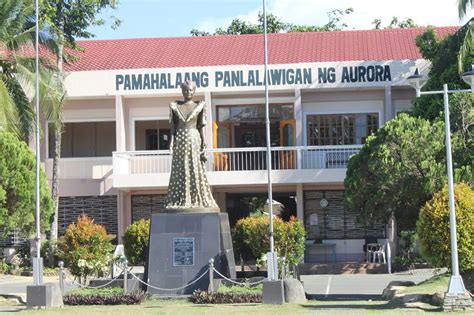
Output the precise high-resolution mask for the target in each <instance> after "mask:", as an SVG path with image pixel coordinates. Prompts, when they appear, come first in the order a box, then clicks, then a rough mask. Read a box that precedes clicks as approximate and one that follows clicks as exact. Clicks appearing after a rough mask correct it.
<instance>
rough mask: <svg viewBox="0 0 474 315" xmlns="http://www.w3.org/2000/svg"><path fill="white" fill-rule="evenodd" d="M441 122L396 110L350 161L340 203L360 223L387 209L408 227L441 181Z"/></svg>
mask: <svg viewBox="0 0 474 315" xmlns="http://www.w3.org/2000/svg"><path fill="white" fill-rule="evenodd" d="M444 156H445V151H444V125H443V123H442V122H437V123H435V124H431V123H430V122H429V121H427V120H425V119H422V118H416V117H411V116H409V115H408V114H400V115H398V116H397V118H395V119H393V120H391V121H389V122H387V123H386V124H385V125H384V126H383V127H382V128H381V129H379V130H378V131H377V132H376V133H375V134H373V135H371V136H370V137H369V138H368V139H367V142H366V143H365V145H364V146H363V147H362V149H361V151H360V152H359V154H357V155H355V156H353V157H352V158H351V159H350V160H349V165H348V167H347V176H346V179H345V180H344V186H345V202H346V204H347V206H348V207H349V208H350V209H354V210H358V211H360V217H359V220H360V221H361V222H363V223H370V222H374V221H375V222H377V221H378V222H388V219H389V218H390V217H391V215H392V214H394V215H395V218H396V219H397V221H398V222H399V224H400V227H401V228H402V229H404V230H409V229H413V228H414V225H415V223H416V218H417V217H418V213H419V209H420V208H421V206H422V205H424V204H425V203H426V201H427V200H429V199H430V198H431V196H432V195H433V193H434V192H436V191H438V190H439V189H440V188H441V187H442V186H443V184H444V182H445V178H446V176H445V174H446V169H445V162H444Z"/></svg>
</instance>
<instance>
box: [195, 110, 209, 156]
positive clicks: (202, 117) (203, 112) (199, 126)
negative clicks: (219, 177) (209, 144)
mask: <svg viewBox="0 0 474 315" xmlns="http://www.w3.org/2000/svg"><path fill="white" fill-rule="evenodd" d="M206 124H207V120H206V104H205V103H204V106H203V107H202V110H201V112H200V113H199V115H198V121H197V129H198V130H199V135H200V136H201V161H203V162H206V161H207V157H206V152H205V151H204V150H206V140H205V139H206V137H205V136H204V127H205V126H206Z"/></svg>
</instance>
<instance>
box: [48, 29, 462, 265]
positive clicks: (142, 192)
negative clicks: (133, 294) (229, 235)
mask: <svg viewBox="0 0 474 315" xmlns="http://www.w3.org/2000/svg"><path fill="white" fill-rule="evenodd" d="M457 29H458V28H457V27H440V28H437V31H438V34H439V35H440V36H445V35H446V34H449V33H453V32H455V31H456V30H457ZM421 32H423V29H422V28H413V29H388V30H367V31H339V32H322V33H290V34H271V35H269V63H270V66H269V71H268V76H269V84H270V111H271V130H272V131H271V141H272V143H271V145H272V157H271V158H272V164H273V165H272V176H273V182H274V187H273V189H274V199H275V200H276V201H278V202H279V203H281V204H282V205H283V206H284V209H285V210H284V211H286V212H287V215H289V214H292V215H295V216H297V217H298V218H299V219H301V220H303V221H304V225H305V227H306V229H307V232H308V238H309V239H315V240H321V241H322V242H329V243H336V254H337V255H336V256H337V260H358V259H361V258H362V257H363V251H362V245H363V244H364V242H365V239H366V238H367V237H373V238H385V227H384V225H376V226H364V225H362V224H359V223H357V222H356V217H357V213H355V212H351V211H349V210H347V209H345V208H344V205H343V193H344V191H343V189H344V187H343V182H344V177H345V173H346V167H347V162H348V159H349V157H350V156H351V155H353V154H355V153H357V152H358V151H359V149H360V148H361V146H362V144H363V143H364V142H365V139H366V137H367V136H368V135H369V134H370V133H371V132H373V131H375V130H377V129H378V128H380V127H381V126H382V125H383V124H384V123H385V122H386V121H388V120H390V119H392V118H393V117H395V116H396V115H397V113H399V112H401V111H406V110H409V109H410V107H411V100H412V99H413V98H414V97H415V92H414V90H413V89H412V88H411V87H409V86H408V84H407V82H406V80H405V78H406V77H407V76H408V75H409V74H411V73H413V72H414V70H415V68H419V69H420V71H421V72H424V73H426V72H427V70H428V68H429V62H428V61H426V60H423V59H422V57H421V55H420V53H419V51H418V49H417V47H416V45H415V37H416V36H417V35H418V34H420V33H421ZM79 45H80V46H82V47H83V48H84V52H82V53H78V55H79V58H80V59H79V60H78V61H77V62H75V63H73V64H69V65H67V71H68V74H67V77H66V88H67V99H66V102H65V105H64V113H63V116H64V122H65V132H64V134H63V143H62V153H61V155H62V156H61V162H60V170H61V173H60V196H61V197H60V201H59V224H60V226H59V229H60V233H62V232H64V230H65V228H66V226H67V224H69V223H71V222H73V221H75V220H76V218H77V215H78V214H81V213H86V214H88V215H89V216H91V217H93V218H94V219H95V221H96V222H98V223H102V224H105V225H106V227H107V229H108V231H109V232H110V233H113V234H117V236H118V238H117V239H118V241H119V242H120V240H121V236H122V235H123V233H124V230H125V229H126V227H127V226H128V225H129V224H130V223H131V222H132V221H135V220H137V219H139V218H142V217H148V216H149V215H150V213H152V212H154V211H159V209H160V208H161V207H162V206H163V204H164V201H165V197H166V190H167V185H168V180H169V171H170V156H169V154H168V151H167V149H168V145H169V136H170V131H169V123H168V104H169V103H170V101H172V100H175V99H181V91H180V88H179V85H180V83H181V82H183V81H184V80H185V79H187V78H190V79H192V80H194V81H195V82H196V84H197V86H198V88H197V94H196V98H197V99H202V100H205V102H206V104H207V115H208V117H207V120H208V122H209V123H208V125H207V127H206V138H207V144H208V148H209V149H208V162H207V164H206V167H207V170H208V177H209V181H210V184H211V186H212V189H213V194H214V197H215V199H216V201H217V202H218V204H219V206H220V208H221V211H226V212H228V213H229V217H230V220H231V225H232V224H233V223H234V222H235V221H236V220H237V219H238V218H240V217H243V216H245V215H248V213H249V211H250V210H251V202H250V201H251V198H253V197H256V196H264V195H265V194H266V192H267V186H266V181H267V177H266V151H265V150H266V149H265V146H266V143H265V125H264V117H265V111H264V88H263V73H264V72H263V65H262V64H263V37H262V35H238V36H210V37H179V38H148V39H123V40H97V41H81V42H79ZM45 130H48V134H49V137H48V139H47V140H46V141H45V144H44V146H43V151H44V152H42V156H43V157H45V165H46V170H47V173H48V175H49V176H51V169H52V159H51V157H52V155H53V146H52V142H53V141H52V132H51V128H48V124H47V123H45ZM249 202H250V204H249Z"/></svg>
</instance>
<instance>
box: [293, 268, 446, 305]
mask: <svg viewBox="0 0 474 315" xmlns="http://www.w3.org/2000/svg"><path fill="white" fill-rule="evenodd" d="M437 273H439V270H437V269H417V270H412V271H409V272H402V273H394V274H354V275H348V274H344V275H306V276H301V280H302V281H303V284H304V288H305V291H306V293H307V294H308V295H310V296H311V297H314V298H327V299H338V298H340V299H344V298H347V299H361V298H362V299H372V298H376V297H380V296H381V295H382V292H383V290H384V289H385V288H386V287H387V286H388V285H389V283H390V282H392V281H412V282H414V283H415V284H418V283H420V282H422V281H425V280H427V279H429V278H431V277H433V276H434V275H435V274H437Z"/></svg>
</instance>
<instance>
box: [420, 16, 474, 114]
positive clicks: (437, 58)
mask: <svg viewBox="0 0 474 315" xmlns="http://www.w3.org/2000/svg"><path fill="white" fill-rule="evenodd" d="M469 27H470V26H469V25H465V26H464V27H462V28H461V29H460V30H459V31H457V32H456V33H454V34H451V35H448V36H446V37H444V38H439V37H438V36H437V34H436V31H435V30H434V29H433V28H431V27H428V29H427V30H426V31H425V32H424V33H423V34H421V35H419V36H418V37H417V38H416V45H417V46H418V47H419V48H420V52H421V54H422V55H423V58H424V59H426V60H429V61H431V64H432V66H431V69H430V73H429V79H428V82H427V83H426V85H425V87H424V89H425V90H428V91H430V90H442V89H443V84H444V83H449V88H450V89H461V88H468V86H467V85H466V83H465V82H464V81H463V80H462V78H461V77H460V76H459V71H460V69H459V65H458V63H457V62H456V60H457V56H458V52H459V49H460V47H461V45H462V43H463V39H464V37H465V34H466V32H467V30H468V28H469ZM473 61H474V59H473V58H472V57H468V58H466V59H465V61H464V62H463V64H464V65H465V66H467V65H468V64H471V63H472V62H473ZM461 69H462V68H461ZM442 112H443V97H442V96H441V95H426V96H423V97H421V98H418V99H416V100H415V102H414V107H413V113H414V115H416V116H419V117H424V118H426V119H429V120H431V121H434V120H435V119H438V118H439V117H440V116H442V115H441V113H442Z"/></svg>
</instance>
